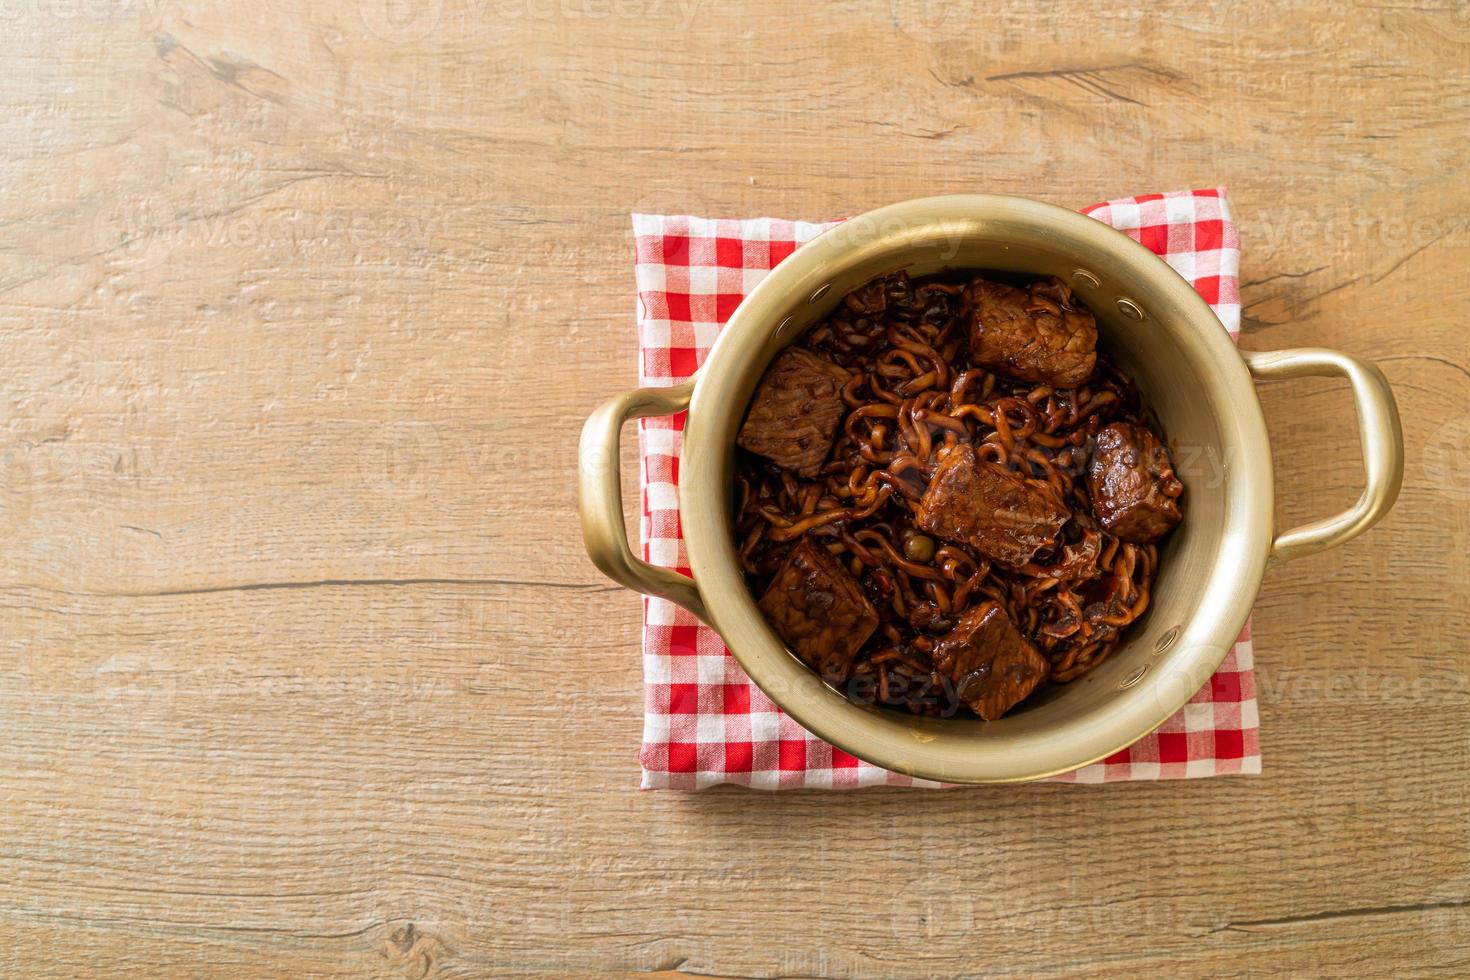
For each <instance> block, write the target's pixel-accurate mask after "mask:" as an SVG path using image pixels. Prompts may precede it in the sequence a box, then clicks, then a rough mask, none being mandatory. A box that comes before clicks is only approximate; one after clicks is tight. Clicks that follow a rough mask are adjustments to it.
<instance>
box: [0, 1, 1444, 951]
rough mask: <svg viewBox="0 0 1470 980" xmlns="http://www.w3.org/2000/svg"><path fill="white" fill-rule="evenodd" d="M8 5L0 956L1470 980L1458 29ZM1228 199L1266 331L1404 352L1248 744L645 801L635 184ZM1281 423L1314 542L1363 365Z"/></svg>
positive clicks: (1319, 384) (771, 13) (1310, 564)
mask: <svg viewBox="0 0 1470 980" xmlns="http://www.w3.org/2000/svg"><path fill="white" fill-rule="evenodd" d="M0 23H3V25H4V27H3V30H4V37H5V42H6V43H5V45H4V53H3V55H0V58H3V79H4V83H5V84H4V85H3V86H0V107H3V112H0V365H3V368H0V940H3V941H0V972H3V973H4V974H5V975H7V976H38V975H54V976H67V977H70V976H78V975H83V974H105V975H133V976H144V975H148V976H156V975H193V976H198V975H231V976H238V975H267V974H278V975H297V976H306V975H332V974H352V975H368V976H389V977H396V976H407V977H425V976H430V975H433V976H441V975H442V976H470V975H487V974H506V973H519V972H533V971H547V972H550V973H552V974H555V975H566V974H583V973H593V972H615V973H622V972H628V973H639V972H653V973H656V974H657V973H662V974H663V975H666V976H673V975H676V974H680V973H683V974H697V975H719V976H725V975H731V976H752V977H772V976H808V975H815V976H830V977H839V976H841V977H845V976H855V975H886V976H932V975H948V974H990V975H1001V974H1021V975H1034V974H1071V973H1075V974H1079V975H1089V976H1099V975H1106V976H1126V977H1132V976H1137V975H1138V974H1140V973H1149V974H1152V973H1158V972H1169V973H1171V974H1196V975H1206V976H1217V975H1224V974H1235V973H1267V972H1271V971H1284V972H1290V973H1298V974H1302V973H1319V972H1320V973H1327V974H1335V975H1341V974H1353V975H1356V976H1366V975H1394V976H1405V975H1418V974H1424V973H1434V972H1440V973H1443V974H1445V975H1457V974H1458V975H1462V976H1463V975H1465V974H1466V973H1467V971H1470V945H1467V944H1470V939H1467V936H1470V652H1467V641H1466V637H1467V635H1470V574H1467V573H1470V564H1467V560H1466V548H1467V544H1470V461H1467V453H1470V414H1467V399H1470V340H1467V337H1470V333H1467V324H1470V314H1467V308H1466V303H1465V296H1466V295H1467V293H1470V275H1467V271H1466V270H1467V258H1470V250H1467V249H1470V231H1467V224H1470V180H1467V166H1470V154H1467V146H1470V126H1467V123H1466V119H1467V113H1470V9H1467V7H1466V6H1465V5H1464V3H1463V0H1430V3H1429V5H1428V6H1420V5H1413V4H1383V5H1356V4H1346V5H1343V4H1327V3H1322V2H1317V3H1306V4H1302V3H1287V4H1285V5H1272V6H1270V7H1269V8H1268V7H1266V6H1264V5H1259V6H1258V5H1256V4H1254V3H1248V2H1245V0H1218V2H1214V3H1205V4H1195V5H1192V6H1187V7H1184V6H1175V5H1168V6H1167V8H1165V7H1163V6H1160V7H1157V8H1156V7H1155V6H1154V5H1149V4H1140V5H1138V6H1136V7H1132V8H1127V9H1124V8H1110V7H1109V6H1108V5H1106V4H1097V3H1079V2H1075V0H1068V2H1057V3H1050V4H1046V5H1042V6H1036V7H1032V6H1030V5H1026V4H1022V3H1020V2H1016V0H1004V2H1001V3H998V4H994V5H989V6H988V8H987V9H984V10H983V12H982V10H981V9H980V8H979V7H977V8H976V9H974V10H973V11H971V10H969V9H968V8H957V9H954V10H949V11H947V12H946V9H945V6H944V5H942V4H941V3H939V0H933V2H929V0H891V2H889V0H879V2H875V3H856V2H846V3H829V4H820V5H817V4H810V5H809V4H793V3H783V2H777V0H763V2H755V3H749V4H730V3H716V2H714V0H392V2H385V0H361V2H359V0H330V2H320V3H312V4H293V3H287V2H285V0H272V2H269V3H215V4H195V3H181V2H176V0H106V2H104V0H17V2H15V3H7V4H5V5H4V7H3V9H0ZM1217 183H1223V184H1226V185H1228V186H1229V188H1230V192H1231V195H1232V199H1233V205H1234V208H1235V213H1236V217H1237V220H1238V222H1239V226H1240V231H1241V237H1242V239H1243V241H1244V259H1243V272H1242V281H1243V287H1244V290H1243V291H1244V304H1245V328H1244V334H1243V336H1242V338H1241V342H1242V345H1243V346H1245V347H1248V348H1252V349H1268V348H1278V347H1290V346H1302V345H1323V346H1333V347H1340V348H1343V349H1345V350H1348V351H1352V352H1354V353H1356V354H1359V355H1362V356H1364V357H1367V358H1371V359H1373V360H1375V361H1377V362H1378V363H1379V364H1380V365H1382V367H1383V369H1384V370H1385V371H1386V372H1387V374H1388V376H1389V378H1390V379H1391V381H1392V383H1393V385H1394V387H1395V390H1396V392H1397V394H1398V397H1399V399H1400V405H1401V408H1402V411H1403V419H1404V429H1405V435H1406V437H1407V440H1408V463H1407V470H1406V473H1405V485H1404V491H1403V495H1402V497H1401V499H1400V502H1399V504H1398V507H1397V509H1396V510H1395V511H1394V513H1393V514H1392V515H1391V516H1390V517H1389V519H1388V520H1386V521H1385V522H1384V523H1383V524H1382V525H1380V526H1379V527H1378V528H1377V529H1376V530H1374V531H1373V532H1372V533H1371V534H1370V535H1369V536H1368V537H1367V538H1364V539H1360V540H1359V541H1357V542H1355V543H1353V544H1351V545H1349V546H1347V547H1345V548H1343V549H1341V550H1338V551H1335V552H1331V553H1329V554H1326V555H1323V556H1321V557H1317V558H1312V559H1307V560H1302V561H1299V562H1295V563H1292V564H1290V565H1289V566H1285V567H1281V568H1278V569H1275V570H1273V571H1272V572H1271V573H1270V574H1269V576H1268V577H1267V579H1266V583H1265V587H1264V590H1263V592H1262V594H1261V598H1260V603H1259V608H1258V611H1257V615H1256V619H1255V639H1256V656H1257V661H1258V684H1259V686H1260V700H1261V739H1262V749H1263V753H1264V769H1265V771H1264V774H1263V775H1261V776H1259V777H1256V778H1248V777H1242V778H1224V779H1214V780H1203V781H1195V782H1189V783H1178V782H1175V783H1165V784H1126V785H1114V786H1107V787H1102V788H1083V787H1074V786H1060V785H1032V786H1022V787H1007V788H979V789H972V790H957V791H953V792H945V793H926V792H906V791H890V790H879V791H865V792H861V793H851V794H831V793H799V794H776V795H770V794H767V795H762V794H757V793H752V792H745V791H738V790H720V791H714V792H708V793H704V794H698V795H686V794H674V793H640V792H638V790H637V789H636V786H637V782H638V772H637V763H636V750H637V743H638V740H639V735H640V731H641V714H640V708H641V704H642V691H641V685H640V667H639V656H638V623H639V612H640V606H639V602H638V601H637V599H635V598H634V597H633V596H632V595H631V594H629V593H627V592H624V591H621V590H619V589H617V588H614V587H612V586H611V585H610V584H609V583H607V582H606V581H605V580H604V579H602V578H601V577H600V576H599V575H598V574H597V573H596V571H595V570H594V569H593V568H592V567H591V566H590V564H589V563H588V562H587V560H586V558H585V557H584V554H583V551H582V546H581V541H580V535H579V531H578V528H577V526H576V520H575V512H576V500H575V493H574V489H573V480H572V475H573V471H574V460H575V447H576V438H577V433H578V429H579V426H580V424H581V421H582V419H583V418H584V417H585V415H586V413H587V412H588V411H589V410H590V409H591V408H592V406H593V405H595V404H596V403H597V402H598V401H599V400H601V399H602V398H604V397H606V396H608V395H610V394H612V393H613V392H616V391H618V390H620V389H623V388H626V387H629V386H630V385H632V384H633V382H634V379H635V363H634V354H633V347H634V335H633V315H632V310H633V302H634V301H633V283H632V269H631V253H632V241H631V236H630V232H629V225H628V218H627V215H628V213H629V212H630V211H633V210H638V209H643V210H666V211H670V210H678V211H692V212H696V213H701V212H702V213H709V214H719V215H727V216H743V215H751V214H758V213H766V214H775V215H783V216H792V217H807V218H813V219H821V218H825V217H828V216H833V215H841V214H851V213H855V212H858V211H862V210H865V209H867V208H869V207H872V206H876V205H879V204H882V203H887V202H891V201H895V200H900V199H903V198H907V197H913V196H919V195H925V194H932V193H940V192H956V191H976V190H986V191H997V192H1006V193H1020V194H1025V195H1029V196H1033V197H1039V198H1043V199H1046V200H1050V201H1054V202H1057V203H1061V204H1066V205H1069V206H1074V207H1075V206H1082V205H1085V204H1088V203H1091V202H1094V201H1098V200H1102V199H1105V198H1108V197H1116V196H1121V195H1126V194H1131V193H1139V192H1144V191H1151V190H1164V189H1171V188H1180V187H1189V186H1210V185H1214V184H1217ZM1262 399H1263V402H1264V405H1265V408H1266V412H1267V415H1268V418H1269V422H1270V431H1271V436H1272V439H1273V453H1274V458H1275V463H1276V466H1277V469H1278V482H1279V484H1280V500H1279V502H1278V519H1279V521H1280V523H1281V526H1286V525H1288V524H1295V523H1299V522H1301V521H1302V520H1305V519H1310V518H1312V517H1316V516H1321V515H1324V514H1326V513H1328V512H1329V511H1332V510H1336V509H1339V508H1341V507H1342V506H1344V505H1345V504H1346V503H1348V502H1349V501H1351V500H1352V499H1353V498H1354V497H1355V495H1356V494H1357V492H1358V488H1359V486H1360V481H1361V473H1360V462H1359V459H1358V455H1357V448H1356V447H1357V441H1356V435H1355V429H1354V426H1353V423H1352V420H1351V416H1352V409H1351V401H1350V399H1349V396H1348V394H1347V391H1346V388H1345V386H1344V385H1343V384H1342V383H1339V382H1333V381H1327V380H1321V381H1303V382H1290V383H1276V384H1270V385H1266V386H1264V387H1263V388H1262ZM627 463H628V465H629V466H630V467H631V463H632V456H631V453H629V455H628V457H627ZM627 472H631V469H629V470H627Z"/></svg>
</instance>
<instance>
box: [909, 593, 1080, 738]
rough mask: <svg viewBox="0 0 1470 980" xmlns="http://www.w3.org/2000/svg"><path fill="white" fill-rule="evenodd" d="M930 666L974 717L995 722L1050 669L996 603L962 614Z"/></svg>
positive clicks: (936, 649) (1027, 693) (942, 638)
mask: <svg viewBox="0 0 1470 980" xmlns="http://www.w3.org/2000/svg"><path fill="white" fill-rule="evenodd" d="M933 657H934V666H935V667H937V668H939V670H940V671H941V672H942V673H943V674H944V675H945V676H946V677H948V678H949V679H950V681H951V682H953V684H954V687H955V693H957V694H958V695H959V696H960V698H961V699H963V700H964V702H965V703H966V704H968V705H969V706H970V707H971V708H973V709H974V711H975V714H977V715H979V716H980V717H981V718H984V719H985V720H986V721H995V720H996V719H997V718H999V717H1000V716H1001V715H1003V714H1005V713H1006V712H1007V711H1009V710H1011V708H1013V707H1015V706H1016V705H1017V704H1019V703H1020V702H1021V701H1022V700H1024V699H1025V698H1026V697H1027V696H1029V695H1030V694H1031V692H1032V691H1034V690H1036V687H1037V685H1038V684H1040V683H1041V682H1042V681H1043V680H1045V679H1046V676H1047V674H1048V673H1049V672H1050V670H1051V665H1050V664H1048V663H1047V662H1046V658H1045V657H1043V656H1042V655H1041V654H1040V653H1038V652H1037V651H1036V648H1035V647H1033V646H1032V645H1031V644H1030V643H1027V642H1026V640H1025V638H1024V637H1022V636H1021V634H1020V633H1019V632H1018V631H1017V630H1016V627H1015V626H1014V625H1013V624H1012V623H1011V618H1010V617H1009V616H1007V615H1006V611H1005V610H1004V609H1002V608H1001V607H1000V605H999V604H998V603H994V602H987V603H984V604H983V605H979V606H975V607H973V608H971V609H967V610H965V614H964V615H963V616H961V617H960V621H959V623H958V625H956V626H955V628H954V629H952V630H950V631H949V632H948V633H946V634H945V635H944V636H943V637H941V638H940V640H939V642H938V643H937V644H935V647H934V654H933Z"/></svg>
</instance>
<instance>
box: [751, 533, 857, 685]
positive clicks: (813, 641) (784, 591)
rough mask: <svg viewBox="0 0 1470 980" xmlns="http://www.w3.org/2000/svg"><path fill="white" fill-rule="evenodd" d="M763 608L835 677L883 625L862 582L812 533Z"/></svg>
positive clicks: (792, 642) (803, 653)
mask: <svg viewBox="0 0 1470 980" xmlns="http://www.w3.org/2000/svg"><path fill="white" fill-rule="evenodd" d="M760 608H761V612H763V613H765V615H766V620H767V621H768V622H769V623H770V624H771V626H772V628H773V629H775V631H776V633H777V634H778V635H779V636H780V637H781V639H783V640H785V641H786V643H787V645H788V646H790V647H791V649H793V650H795V651H796V653H797V655H798V656H800V657H801V659H803V660H805V661H806V662H807V663H808V664H810V665H811V666H812V667H814V668H816V671H817V673H819V674H821V675H822V677H824V678H825V679H827V680H829V681H834V682H840V681H843V680H845V679H846V678H847V674H848V671H849V669H850V668H851V666H852V658H853V656H854V655H856V653H857V652H858V650H859V649H860V648H861V647H862V645H863V644H864V643H866V642H867V640H868V637H869V636H871V635H872V633H873V630H875V629H877V628H878V614H877V612H876V611H874V609H873V604H872V603H871V602H869V601H868V597H867V596H866V595H864V594H863V590H862V588H861V587H860V586H859V585H858V583H857V581H856V580H855V579H854V578H853V577H852V576H851V575H850V574H848V571H847V569H845V568H843V567H842V563H841V562H840V561H838V560H837V559H836V558H834V557H833V556H832V555H831V553H830V552H828V551H827V550H826V549H824V548H823V547H822V546H821V545H819V544H817V543H816V542H815V541H814V540H812V539H811V538H803V539H802V540H801V542H800V543H799V544H797V546H796V547H795V548H792V549H791V553H790V554H789V555H788V556H787V557H786V562H785V564H783V565H782V566H781V570H780V571H779V572H777V573H776V578H775V579H774V580H773V581H772V582H771V586H770V588H768V589H767V590H766V594H765V595H764V596H762V597H761V601H760Z"/></svg>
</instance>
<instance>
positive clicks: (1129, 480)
mask: <svg viewBox="0 0 1470 980" xmlns="http://www.w3.org/2000/svg"><path fill="white" fill-rule="evenodd" d="M1087 480H1088V484H1089V487H1090V489H1091V491H1092V509H1093V513H1095V514H1096V515H1097V519H1098V521H1099V523H1101V524H1102V526H1103V527H1105V528H1106V529H1108V530H1109V531H1111V532H1112V533H1114V534H1116V535H1117V536H1118V537H1119V538H1121V539H1123V540H1124V541H1132V542H1133V543H1135V544H1149V543H1150V542H1153V541H1157V540H1158V539H1159V538H1161V537H1163V536H1164V535H1165V534H1168V533H1169V532H1170V531H1171V530H1173V529H1174V525H1176V524H1178V523H1179V521H1180V519H1181V518H1182V517H1183V515H1182V514H1181V513H1180V512H1179V495H1180V494H1181V493H1183V492H1184V485H1183V484H1182V483H1180V482H1179V479H1178V478H1177V477H1176V476H1175V475H1174V467H1173V465H1172V464H1171V463H1170V462H1169V452H1168V450H1166V449H1165V448H1164V446H1163V444H1162V443H1160V442H1159V440H1158V439H1157V438H1156V437H1155V436H1154V434H1153V433H1152V432H1150V431H1149V430H1148V429H1147V428H1145V427H1143V426H1138V425H1130V424H1128V423H1126V422H1114V423H1113V424H1112V425H1109V426H1107V427H1105V428H1104V429H1103V430H1102V431H1101V432H1099V433H1098V434H1097V445H1096V447H1095V448H1094V449H1093V451H1092V464H1091V466H1090V467H1089V468H1088V471H1087Z"/></svg>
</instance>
